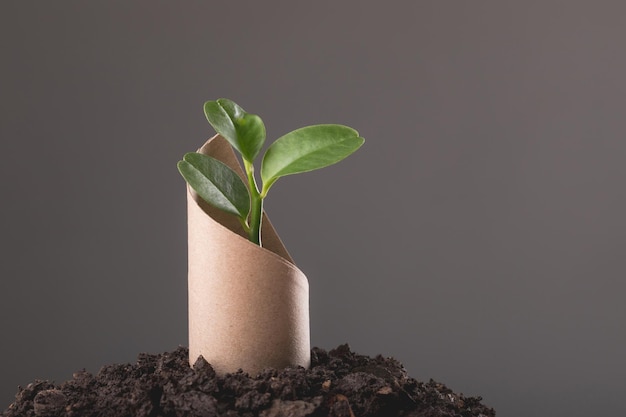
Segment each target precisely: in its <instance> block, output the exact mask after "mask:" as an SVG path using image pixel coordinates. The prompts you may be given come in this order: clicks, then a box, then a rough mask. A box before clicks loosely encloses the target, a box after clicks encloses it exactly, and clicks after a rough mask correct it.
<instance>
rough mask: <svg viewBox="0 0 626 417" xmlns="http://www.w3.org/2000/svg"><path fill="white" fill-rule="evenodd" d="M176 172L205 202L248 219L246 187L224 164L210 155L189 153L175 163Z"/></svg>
mask: <svg viewBox="0 0 626 417" xmlns="http://www.w3.org/2000/svg"><path fill="white" fill-rule="evenodd" d="M178 170H179V171H180V173H181V175H182V176H183V178H185V181H187V183H188V184H189V185H190V186H191V188H193V189H194V191H195V192H196V193H198V195H199V196H200V197H202V199H203V200H204V201H206V202H207V203H209V204H211V205H212V206H214V207H217V208H218V209H221V210H223V211H225V212H228V213H231V214H234V215H235V216H237V217H240V218H242V219H246V218H247V217H248V213H249V212H250V194H249V192H248V187H247V186H246V185H245V184H244V182H243V181H242V179H241V178H240V177H239V175H237V173H236V172H235V171H233V170H232V169H230V168H229V167H228V166H227V165H225V164H223V163H222V162H220V161H218V160H217V159H215V158H211V157H210V156H207V155H203V154H200V153H197V152H189V153H188V154H185V156H184V157H183V160H182V161H179V162H178Z"/></svg>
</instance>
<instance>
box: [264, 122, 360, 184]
mask: <svg viewBox="0 0 626 417" xmlns="http://www.w3.org/2000/svg"><path fill="white" fill-rule="evenodd" d="M364 141H365V139H363V138H362V137H359V133H358V132H357V131H356V130H354V129H352V128H350V127H348V126H342V125H315V126H308V127H303V128H300V129H296V130H294V131H293V132H290V133H287V134H286V135H284V136H282V137H280V138H278V139H277V140H276V142H274V143H273V144H272V145H271V146H270V147H269V148H268V149H267V152H266V153H265V156H264V157H263V163H262V165H261V179H262V180H263V190H264V192H265V193H267V191H268V190H269V188H270V187H271V186H272V184H273V183H274V182H275V181H276V180H277V179H278V178H280V177H283V176H285V175H291V174H298V173H300V172H308V171H313V170H315V169H319V168H324V167H326V166H329V165H332V164H334V163H337V162H339V161H341V160H342V159H344V158H346V157H347V156H348V155H350V154H352V153H353V152H354V151H356V150H357V149H359V147H360V146H361V145H363V142H364Z"/></svg>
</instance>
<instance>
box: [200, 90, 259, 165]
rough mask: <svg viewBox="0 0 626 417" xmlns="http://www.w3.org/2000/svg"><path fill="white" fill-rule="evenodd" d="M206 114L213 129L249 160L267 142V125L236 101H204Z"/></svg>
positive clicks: (254, 156)
mask: <svg viewBox="0 0 626 417" xmlns="http://www.w3.org/2000/svg"><path fill="white" fill-rule="evenodd" d="M204 114H205V116H206V118H207V120H208V121H209V123H210V124H211V126H213V129H215V131H216V132H217V133H219V134H220V135H222V136H223V137H224V138H225V139H226V140H227V141H228V142H229V143H230V144H231V145H232V147H233V148H235V149H237V151H239V153H240V154H241V155H242V156H243V157H244V159H246V160H247V161H249V162H252V161H253V160H254V158H256V156H257V155H258V154H259V151H260V150H261V147H262V146H263V143H264V142H265V125H264V124H263V121H262V120H261V118H260V117H259V116H257V115H256V114H250V113H246V112H245V111H244V110H243V109H242V108H241V107H239V106H238V105H237V104H236V103H235V102H233V101H231V100H228V99H225V98H220V99H218V100H216V101H207V102H206V103H204Z"/></svg>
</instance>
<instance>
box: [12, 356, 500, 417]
mask: <svg viewBox="0 0 626 417" xmlns="http://www.w3.org/2000/svg"><path fill="white" fill-rule="evenodd" d="M311 353H312V357H311V359H312V364H311V367H310V369H304V368H301V367H299V368H287V369H283V370H275V369H266V370H264V371H263V372H261V373H260V374H259V375H256V376H254V375H253V376H250V375H248V374H246V373H244V372H242V371H239V372H236V373H232V374H226V375H223V376H220V375H216V373H215V371H214V370H213V368H212V367H211V365H210V364H209V363H207V362H206V361H205V360H204V359H203V358H200V359H199V360H198V361H197V362H196V363H195V365H194V366H193V368H192V367H190V366H189V364H188V361H187V355H188V349H187V348H186V347H179V348H178V349H176V350H174V351H172V352H166V353H162V354H147V353H141V354H139V356H138V358H137V362H136V363H135V364H122V365H107V366H104V367H103V368H102V369H101V370H100V371H99V372H98V373H97V374H95V375H94V374H91V373H88V372H86V371H84V370H83V371H80V372H77V373H75V374H74V375H73V379H71V380H69V381H66V382H63V383H62V384H60V385H56V384H54V383H52V382H49V381H42V380H36V381H35V382H33V383H31V384H29V385H28V386H26V387H25V388H21V387H20V388H19V391H18V393H17V395H16V400H15V402H14V403H13V404H11V405H10V406H9V408H8V409H7V410H5V411H4V412H2V413H0V416H2V417H18V416H19V417H100V416H102V417H256V416H259V417H394V416H398V417H400V416H402V417H493V416H495V411H494V410H493V409H492V408H490V407H487V406H485V405H483V404H482V403H481V401H482V398H481V397H465V396H464V395H462V394H456V393H454V392H453V391H452V390H450V389H449V388H447V387H446V386H445V385H443V384H441V383H438V382H435V381H433V380H430V381H429V382H418V381H416V380H415V379H413V378H410V377H409V376H408V375H407V372H406V370H405V369H404V367H403V366H402V364H401V363H400V362H398V361H397V360H395V359H393V358H384V357H382V356H380V355H379V356H376V357H374V358H372V357H368V356H364V355H358V354H356V353H354V352H352V351H351V349H350V347H349V346H348V345H341V346H339V347H337V348H336V349H333V350H330V351H328V352H327V351H325V350H323V349H319V348H313V350H312V352H311Z"/></svg>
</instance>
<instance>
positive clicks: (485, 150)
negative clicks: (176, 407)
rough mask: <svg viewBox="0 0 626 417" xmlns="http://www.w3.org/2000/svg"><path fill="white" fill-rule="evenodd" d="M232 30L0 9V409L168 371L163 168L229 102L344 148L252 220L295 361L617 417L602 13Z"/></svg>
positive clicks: (268, 18) (523, 408)
mask: <svg viewBox="0 0 626 417" xmlns="http://www.w3.org/2000/svg"><path fill="white" fill-rule="evenodd" d="M255 3H256V2H249V4H242V3H240V2H225V1H224V2H165V1H157V2H147V1H145V2H122V1H119V2H117V1H113V2H80V1H74V2H68V1H57V2H44V1H40V2H9V1H6V2H2V5H1V6H0V46H1V49H0V53H1V56H2V65H1V66H0V74H1V77H0V80H1V81H0V82H1V83H2V87H1V91H0V93H1V100H0V102H1V106H2V108H1V112H0V121H1V125H0V129H1V130H0V133H1V136H0V137H1V145H2V146H1V149H2V161H1V163H0V174H1V175H0V184H1V187H2V188H1V204H0V227H1V234H0V242H1V243H0V245H1V246H0V249H1V252H0V257H1V258H0V259H1V262H0V276H1V281H0V293H1V298H0V332H1V336H0V337H1V342H0V346H1V349H2V356H1V360H2V363H1V365H0V366H1V370H0V408H2V409H4V408H5V407H6V406H8V405H9V403H10V402H11V401H12V399H13V396H14V395H15V393H16V391H17V385H18V384H21V385H24V384H27V383H28V382H30V381H32V380H34V379H35V378H45V379H54V380H56V381H58V382H61V381H63V380H65V379H68V378H70V377H71V374H72V372H74V371H76V370H79V369H81V368H87V370H89V371H92V372H96V371H97V370H98V369H99V367H100V366H101V365H103V364H107V363H119V362H132V361H134V360H135V357H136V355H137V353H139V352H141V351H148V352H155V353H156V352H162V351H165V350H170V349H173V348H175V347H176V346H177V345H179V344H186V338H187V329H186V326H187V322H186V310H185V309H186V282H185V279H186V263H185V262H186V223H185V221H186V219H185V215H186V213H185V191H184V182H183V180H182V179H181V178H180V177H179V174H178V173H177V171H176V168H175V164H176V162H177V160H178V159H179V158H180V157H181V156H182V155H183V153H185V152H187V151H190V150H193V149H195V148H197V147H198V146H199V145H200V144H202V143H203V141H204V140H205V139H206V138H208V137H209V136H211V135H212V130H211V128H210V126H209V125H208V124H207V123H206V121H205V120H204V116H203V114H202V110H201V107H202V103H203V102H204V101H205V100H208V99H215V98H218V97H228V98H232V99H234V100H235V101H237V102H238V103H240V104H241V105H242V106H243V107H244V108H246V109H247V110H249V111H251V112H254V113H258V114H259V115H261V116H262V117H263V119H264V121H265V123H266V126H267V129H268V137H269V138H276V137H278V136H280V135H281V134H283V133H286V132H287V131H289V130H292V129H294V128H297V127H301V126H303V125H307V124H314V123H325V122H332V123H343V124H348V125H350V126H353V127H355V128H357V129H358V130H359V131H360V133H361V134H362V135H363V136H364V137H365V138H366V139H367V142H366V145H365V146H364V147H363V148H362V150H360V151H359V152H358V153H357V154H355V155H354V156H352V157H351V158H349V159H348V160H346V161H344V162H342V163H341V164H339V165H336V166H334V167H332V168H328V169H326V170H323V171H319V172H317V173H310V174H306V175H302V176H300V177H291V178H286V179H284V180H281V182H279V183H278V184H277V185H276V186H275V187H274V188H273V190H272V194H271V195H270V197H269V200H268V201H267V205H266V207H267V210H268V212H269V214H270V216H271V217H272V220H273V222H274V223H275V226H276V227H277V229H278V230H279V233H280V234H281V236H282V237H283V240H284V241H285V243H286V245H287V246H288V248H289V249H290V251H291V252H292V254H293V256H294V258H295V259H296V261H297V263H298V264H299V266H300V267H301V268H302V269H303V270H304V271H305V272H306V273H307V275H308V277H309V279H310V283H311V321H312V323H311V325H312V329H311V330H312V342H313V344H314V345H317V346H321V347H324V348H332V347H335V346H337V345H338V344H340V343H343V342H349V343H350V344H351V346H352V347H353V349H355V350H356V351H358V352H361V353H364V354H370V355H373V354H377V353H382V354H383V355H386V356H395V357H396V358H398V359H399V360H400V361H402V362H403V363H404V364H405V365H406V367H407V369H408V370H409V372H410V374H411V375H412V376H414V377H416V378H418V379H421V380H427V379H428V378H434V379H436V380H439V381H442V382H444V383H446V384H448V385H449V386H450V387H451V388H453V389H454V390H456V391H461V392H463V393H465V394H468V395H482V396H483V397H484V402H485V403H487V404H489V405H492V406H494V407H496V409H497V411H498V414H499V415H501V416H509V417H522V416H524V417H527V416H549V415H567V416H569V417H575V416H588V415H624V414H625V413H626V405H625V403H624V401H623V395H624V391H625V390H626V358H625V356H624V351H625V349H626V307H625V304H626V303H624V298H625V291H626V283H625V280H624V276H625V274H626V261H625V257H624V252H625V249H626V222H625V220H624V213H625V212H626V191H625V187H626V184H625V181H624V179H625V175H626V164H625V161H626V158H625V152H626V141H625V138H624V136H625V134H626V117H625V109H626V81H625V77H626V75H625V74H626V57H625V52H624V39H626V6H624V3H623V2H620V1H613V2H609V1H604V2H602V1H601V2H584V1H567V2H566V1H562V2H552V1H541V2H530V3H529V2H518V3H517V4H512V2H501V1H480V2H440V1H429V2H384V4H383V2H363V1H348V2H320V1H317V2H306V3H305V2H301V4H296V2H290V1H267V2H263V4H260V3H261V2H259V4H255ZM298 3H300V2H298Z"/></svg>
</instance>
